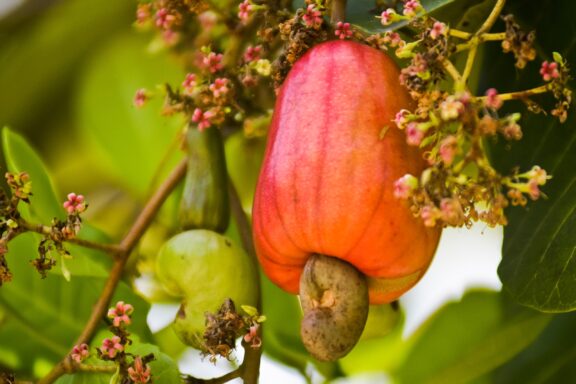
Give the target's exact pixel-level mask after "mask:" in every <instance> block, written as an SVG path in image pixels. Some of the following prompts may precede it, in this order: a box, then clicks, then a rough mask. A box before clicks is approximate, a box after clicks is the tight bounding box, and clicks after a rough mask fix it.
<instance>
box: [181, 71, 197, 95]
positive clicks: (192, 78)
mask: <svg viewBox="0 0 576 384" xmlns="http://www.w3.org/2000/svg"><path fill="white" fill-rule="evenodd" d="M195 87H196V75H195V74H194V73H188V74H187V75H186V78H185V79H184V81H183V82H182V88H184V94H185V95H191V94H192V93H193V92H194V88H195Z"/></svg>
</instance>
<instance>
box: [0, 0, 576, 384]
mask: <svg viewBox="0 0 576 384" xmlns="http://www.w3.org/2000/svg"><path fill="white" fill-rule="evenodd" d="M300 3H301V2H300ZM349 3H350V4H349V5H348V7H349V15H350V21H351V22H353V23H354V24H356V25H358V26H361V27H363V28H365V29H366V30H369V31H373V32H374V31H378V30H379V29H380V28H381V25H380V24H379V23H378V22H375V21H374V17H373V15H372V14H370V13H369V12H366V10H367V9H368V10H369V9H371V8H372V7H373V1H368V0H362V1H350V2H349ZM493 3H494V2H493V1H490V0H486V1H482V0H430V1H423V4H424V5H425V7H426V8H427V9H428V10H432V11H433V12H434V13H433V14H434V15H435V16H436V17H438V18H439V19H442V20H443V21H446V22H448V23H449V24H450V25H457V26H459V28H462V29H464V30H473V28H474V27H475V26H476V27H477V25H478V22H479V21H481V20H482V19H483V18H484V17H485V16H486V15H487V13H488V12H489V11H490V9H491V6H492V5H493ZM6 4H8V3H6ZM298 4H299V3H298V2H296V5H298ZM3 7H4V12H5V13H4V15H3V16H0V126H7V127H10V131H7V130H5V131H4V132H3V135H2V137H3V146H2V150H3V156H2V160H3V165H2V171H5V170H6V169H14V170H26V171H28V172H30V173H31V176H32V180H34V186H35V188H38V190H39V191H41V192H38V193H36V192H35V196H34V197H33V203H34V204H33V205H36V206H38V207H43V208H41V209H37V210H36V211H34V210H33V211H32V212H30V213H29V215H30V217H31V218H33V219H37V220H40V221H43V222H49V221H50V219H51V218H52V217H51V213H52V212H59V211H58V210H59V209H60V204H61V203H60V202H61V201H63V200H64V198H65V195H66V194H67V193H68V192H72V191H74V192H77V193H83V194H85V195H86V196H87V199H88V202H89V204H90V208H89V210H88V211H87V213H86V216H85V217H86V221H87V222H88V225H87V226H86V228H84V229H83V236H85V237H86V238H92V239H100V240H103V241H117V240H118V239H119V238H120V237H121V236H122V234H123V233H124V232H125V230H126V228H127V227H128V226H129V225H130V223H131V222H132V221H133V219H134V217H135V215H136V214H137V213H138V211H139V209H140V208H141V207H142V204H143V203H144V201H145V199H146V197H147V196H148V195H149V194H150V192H151V191H153V190H154V187H155V186H156V185H157V184H158V182H159V181H160V180H162V178H163V177H164V176H165V175H166V174H167V173H168V172H169V170H170V169H171V167H172V166H173V165H174V164H175V163H176V162H177V160H178V159H179V158H180V157H181V156H182V155H181V152H180V151H179V148H178V146H177V140H176V138H177V136H178V135H179V133H180V132H181V129H182V127H183V124H184V122H183V121H182V120H181V119H180V118H179V117H170V118H167V117H163V116H161V114H160V110H161V106H162V100H161V99H160V98H159V97H157V98H153V99H152V100H151V101H150V102H149V103H148V104H147V105H146V107H145V108H142V109H137V108H136V107H134V106H133V102H132V101H133V97H134V94H135V92H136V90H137V89H139V88H147V89H151V90H154V89H155V88H156V87H157V85H159V84H163V83H166V82H169V83H172V84H180V82H181V81H182V79H183V78H184V75H185V72H184V71H183V69H182V68H183V66H182V65H181V63H179V62H177V61H176V60H175V59H174V58H172V57H171V56H170V55H168V54H166V53H159V54H158V53H156V54H152V53H150V52H149V51H150V49H149V48H150V47H151V43H150V42H151V36H150V35H148V34H143V33H140V32H138V31H136V29H135V28H134V27H133V23H134V15H135V9H136V3H135V2H134V1H113V0H109V1H103V0H27V1H22V2H21V4H20V5H19V6H17V7H15V8H14V9H12V10H9V9H8V6H7V5H3ZM0 9H1V8H0ZM506 12H514V13H515V14H516V16H517V18H518V20H519V21H520V22H521V23H522V24H523V26H524V27H525V28H526V29H527V30H532V29H536V30H537V50H538V54H539V58H540V59H541V60H544V59H550V57H551V53H552V52H553V51H559V52H561V53H562V54H563V56H564V58H565V59H566V60H567V61H568V63H569V64H570V65H571V66H572V67H574V65H575V64H576V49H574V47H575V46H576V23H575V21H574V15H576V3H574V2H573V1H571V0H546V1H539V2H534V1H529V0H512V1H509V2H508V6H507V8H506ZM501 28H502V25H501V24H497V26H496V29H501ZM478 60H483V65H479V66H477V67H478V68H481V69H480V70H478V71H477V72H476V73H475V76H474V78H473V81H472V84H473V88H474V89H475V90H476V91H477V93H478V94H480V93H483V92H484V91H485V90H486V89H487V88H489V87H492V86H495V87H497V88H498V89H499V90H501V91H502V92H504V91H510V90H514V89H525V88H528V87H530V86H531V85H533V84H534V82H535V76H537V74H538V66H539V62H540V61H541V60H540V61H538V60H537V61H538V62H537V63H533V64H530V65H529V66H528V67H527V68H526V69H525V70H524V71H522V72H518V71H517V70H516V69H515V68H514V66H513V61H512V58H510V57H507V56H505V55H503V54H502V53H501V52H500V49H499V47H498V46H497V45H487V46H486V49H484V50H483V52H482V54H481V55H480V56H479V59H478ZM571 86H572V87H573V86H574V83H573V82H572V83H571ZM571 112H572V114H571V115H570V117H569V119H568V121H567V122H566V123H565V124H563V125H559V124H558V123H555V122H554V123H549V120H548V118H547V117H544V116H541V115H539V116H532V115H528V114H526V115H525V117H523V121H522V123H521V125H522V126H523V128H524V127H525V138H524V139H523V141H522V142H521V143H520V144H515V145H514V146H512V147H510V146H508V145H503V144H502V143H497V142H496V143H492V144H493V145H492V151H493V157H494V159H495V161H496V162H497V163H498V164H499V166H500V167H502V168H503V169H506V170H508V169H510V168H511V167H513V166H523V167H524V168H525V167H526V166H529V165H531V164H533V163H534V160H535V161H536V163H538V164H540V165H542V166H543V167H545V168H546V169H550V170H551V171H552V174H553V175H554V179H553V183H551V185H552V187H551V189H550V190H547V191H546V193H547V194H548V196H549V199H548V200H547V201H539V202H537V203H536V204H534V205H533V206H530V208H529V209H520V208H515V209H511V210H510V218H511V220H510V221H511V224H510V226H509V227H508V228H507V229H506V231H507V232H506V233H505V244H504V253H503V260H504V261H503V263H502V265H501V267H500V276H501V278H502V280H503V283H504V291H503V292H488V291H471V292H469V293H467V294H466V295H465V296H464V298H463V299H462V300H461V301H459V302H453V303H448V304H446V306H445V307H443V308H441V309H439V310H438V312H437V313H436V314H435V315H434V316H432V317H431V318H430V319H429V320H428V321H427V322H426V323H425V324H424V325H423V326H422V327H421V328H420V329H419V330H418V331H417V332H416V333H415V334H414V335H412V336H410V337H409V338H408V339H405V338H403V337H402V321H399V322H398V324H397V325H396V326H395V328H394V329H393V330H392V332H391V333H390V334H389V335H388V336H385V337H382V336H380V335H379V334H378V332H377V331H376V336H377V337H372V338H370V337H368V336H367V337H365V339H364V340H363V341H362V342H361V343H360V344H359V345H358V347H357V348H356V349H355V350H354V351H353V352H352V353H351V354H350V355H349V356H347V357H346V358H344V359H343V360H342V361H341V362H339V363H330V364H320V363H318V362H311V360H310V358H309V356H308V354H307V353H306V351H305V350H304V348H303V346H302V344H301V342H300V340H299V336H298V326H299V316H300V315H299V305H298V302H297V300H296V299H295V298H294V297H292V296H289V295H287V294H285V293H283V292H282V291H280V290H279V289H278V288H276V287H275V286H273V285H272V284H271V283H270V282H268V281H267V280H266V279H265V278H263V283H264V293H263V294H264V313H265V314H266V315H267V317H268V321H267V323H266V327H264V330H265V331H264V332H265V333H264V340H265V348H266V349H265V352H266V353H267V354H268V355H269V356H271V357H272V358H275V359H277V360H279V361H280V362H282V363H284V364H286V365H288V366H291V367H294V368H296V369H298V370H299V371H300V372H302V373H303V374H304V375H307V374H308V373H309V372H310V370H311V368H310V367H311V366H314V367H315V368H314V369H315V370H317V371H318V372H320V373H321V374H322V375H323V376H324V377H325V378H326V379H333V378H336V377H340V376H350V375H356V374H362V373H366V372H385V373H386V374H387V375H389V377H391V378H393V380H394V381H398V382H402V383H468V382H473V383H489V382H495V383H517V382H522V383H555V382H557V383H566V382H573V381H575V380H576V370H575V369H574V367H576V364H574V363H575V362H576V344H575V343H574V342H573V340H574V336H575V335H574V330H575V329H576V318H575V317H574V315H573V314H544V313H541V312H539V311H536V310H533V309H529V308H527V307H524V306H520V305H518V304H517V303H516V301H520V302H522V303H523V304H525V305H527V306H529V307H533V308H538V309H540V310H545V311H547V312H567V311H571V310H573V309H574V308H576V289H574V287H575V286H576V285H575V284H574V282H576V265H574V264H575V263H574V261H573V255H574V249H575V248H574V247H575V245H574V243H575V241H574V239H575V238H576V233H575V228H576V218H575V217H576V216H575V214H574V207H575V206H576V190H575V188H576V183H574V181H575V180H576V176H575V172H574V170H573V168H574V164H576V144H575V143H576V134H575V133H574V132H575V128H576V127H575V124H574V117H573V116H574V111H573V109H572V111H571ZM24 138H25V139H24ZM27 143H29V144H27ZM262 148H263V142H262V141H260V142H256V143H255V142H249V141H246V140H244V138H242V137H240V136H237V137H236V138H231V139H229V141H228V143H227V148H226V150H227V158H228V163H229V168H230V170H231V173H232V175H231V176H232V178H233V179H234V180H235V183H236V184H237V185H238V188H239V190H240V191H241V194H242V197H243V202H244V206H245V208H246V209H247V210H249V207H250V200H251V199H250V193H251V189H252V188H253V184H254V183H255V180H256V175H257V172H258V164H259V161H260V158H261V154H262ZM36 153H37V154H39V156H37V155H36ZM40 159H42V160H40ZM7 167H8V168H7ZM40 185H41V187H37V186H40ZM35 191H36V189H35ZM177 195H178V192H176V193H175V194H174V196H173V197H172V198H171V199H170V200H169V201H168V203H167V204H166V206H165V207H164V208H163V210H162V212H161V214H160V217H159V220H158V222H157V223H156V224H155V226H153V227H152V228H151V230H150V231H149V233H148V234H147V236H146V237H145V238H144V241H143V242H142V244H141V246H140V248H139V251H138V256H139V257H140V259H139V260H140V261H139V263H138V266H137V265H136V264H137V263H136V262H135V261H134V262H133V263H132V264H131V266H130V271H129V272H130V273H128V274H127V275H128V276H133V275H134V274H139V275H140V276H141V278H142V279H143V281H144V282H143V283H142V284H143V286H145V287H147V288H146V289H145V291H146V292H145V294H144V295H143V296H144V297H145V299H143V298H142V297H141V296H142V294H136V293H135V291H134V289H133V287H134V285H133V280H132V279H131V278H129V277H127V278H126V280H125V282H124V283H123V284H122V286H121V288H120V289H119V291H118V293H117V295H118V297H119V298H121V299H123V300H125V301H129V302H130V303H132V304H133V305H134V307H135V308H136V314H135V324H134V326H133V329H132V330H133V332H134V333H135V334H137V335H138V338H139V339H140V342H139V343H137V345H135V348H144V349H146V348H148V350H154V351H158V349H157V348H158V347H159V348H160V349H161V350H162V351H163V353H165V355H160V356H162V359H160V360H161V361H159V362H158V364H160V365H159V366H158V367H156V368H155V369H157V371H155V372H156V373H155V374H156V375H157V377H158V378H159V381H158V382H165V383H171V382H175V381H174V380H177V379H176V377H177V371H176V368H175V367H176V365H175V364H176V363H175V362H176V361H177V360H178V359H179V358H180V356H181V354H182V351H183V346H182V345H180V344H179V342H178V341H177V340H176V338H175V337H174V335H173V334H172V333H171V332H170V330H163V331H160V332H159V333H157V334H156V335H153V334H152V333H151V332H150V330H149V329H148V327H147V325H146V321H145V320H146V314H147V311H148V309H149V307H150V304H149V302H166V301H170V300H171V299H170V298H169V297H167V296H166V294H165V293H163V292H162V291H161V290H159V289H158V288H157V287H156V286H155V285H154V282H153V273H152V272H153V271H152V270H151V267H150V265H151V263H150V262H149V261H151V260H152V259H153V258H154V255H155V252H156V250H157V249H158V247H159V245H160V244H161V243H162V241H163V240H164V239H165V238H166V237H167V236H168V235H169V234H172V233H174V232H175V231H177V230H178V228H176V227H175V225H174V224H173V223H174V222H175V220H174V217H175V214H176V205H177V204H176V203H177V201H178V196H177ZM558 201H560V203H558ZM550 212H553V214H552V215H550V214H549V213H550ZM524 222H526V223H530V225H524V224H523V223H524ZM535 229H536V230H535ZM547 229H549V231H547ZM228 233H229V234H230V235H231V236H236V237H237V235H236V234H235V229H234V224H232V226H231V228H230V229H229V231H228ZM26 236H28V237H25V236H22V237H21V238H18V239H17V241H15V242H14V244H12V243H11V248H10V253H11V254H13V255H30V254H34V252H35V249H34V245H33V244H34V241H37V239H35V238H34V236H35V235H32V234H30V235H26ZM532 238H533V239H532ZM529 239H532V240H530V241H532V243H531V244H530V245H529V246H527V245H526V244H527V242H528V241H529ZM549 248H552V251H550V252H548V249H549ZM543 250H546V252H544V251H543ZM71 251H72V253H73V255H74V260H72V261H67V267H68V268H69V269H70V270H71V272H72V279H71V281H70V282H66V281H65V280H64V279H63V278H62V276H61V275H60V273H59V271H58V270H57V271H55V273H54V274H51V275H50V276H49V278H48V279H46V280H40V279H39V278H38V276H37V275H36V273H35V271H33V269H32V268H30V267H29V265H28V258H27V257H20V258H16V257H13V258H9V260H10V262H11V267H12V268H13V270H14V275H15V278H14V281H13V282H12V283H10V284H7V285H6V286H3V287H1V288H0V371H2V370H3V369H6V370H10V371H15V372H17V373H20V374H21V375H22V376H23V377H38V376H41V375H43V374H45V373H46V372H47V370H49V369H50V366H51V365H52V364H54V362H56V361H58V360H59V359H60V358H61V357H62V356H63V355H64V354H65V353H67V351H68V349H69V348H70V345H71V343H72V342H73V340H74V338H75V337H76V335H77V334H78V332H79V331H80V329H81V327H82V325H83V324H84V322H85V320H86V318H87V317H88V315H89V313H90V310H91V306H92V303H93V302H94V301H95V298H96V297H97V296H98V294H99V291H100V289H101V286H102V284H103V281H104V280H103V279H104V277H105V276H106V274H107V272H106V268H107V266H108V265H109V260H107V258H106V257H105V256H103V255H102V254H99V253H98V252H94V251H87V250H84V249H80V248H77V247H73V248H72V249H71ZM542 254H547V255H548V258H547V260H546V261H547V264H545V265H544V264H541V263H542V260H541V256H542ZM31 257H32V256H31ZM31 257H30V258H31ZM13 260H17V261H13ZM518 271H520V272H518ZM542 271H550V273H545V272H542ZM136 272H137V273H136ZM527 281H532V282H530V283H528V282H527ZM527 285H528V288H527V289H524V288H525V287H526V286H527ZM155 287H156V288H155ZM556 289H558V292H562V293H558V297H556V296H553V295H552V293H551V292H552V291H554V290H556ZM540 292H543V294H546V297H544V298H541V297H539V296H540V294H539V293H540ZM548 295H551V297H548ZM384 317H385V316H384ZM375 327H376V329H377V330H378V329H379V328H385V326H384V325H383V324H382V323H376V325H375ZM102 337H104V336H103V335H101V336H99V337H98V338H97V340H96V341H95V343H94V345H97V344H98V343H97V341H99V340H101V339H102ZM147 343H151V344H147ZM152 344H155V345H156V346H154V345H152ZM97 380H100V381H101V382H103V383H104V382H107V380H108V378H107V377H106V376H102V377H99V378H98V379H95V377H94V376H83V375H75V376H74V377H65V378H62V379H60V381H58V382H59V383H68V382H73V383H82V382H85V383H95V382H100V381H97Z"/></svg>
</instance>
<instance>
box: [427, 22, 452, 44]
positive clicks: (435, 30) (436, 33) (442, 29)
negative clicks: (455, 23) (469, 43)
mask: <svg viewBox="0 0 576 384" xmlns="http://www.w3.org/2000/svg"><path fill="white" fill-rule="evenodd" d="M447 31H448V27H446V24H444V23H441V22H439V21H436V22H435V23H434V25H432V29H431V30H430V37H431V38H432V39H434V40H436V39H437V38H439V37H440V36H445V35H446V32H447Z"/></svg>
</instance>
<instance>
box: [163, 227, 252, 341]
mask: <svg viewBox="0 0 576 384" xmlns="http://www.w3.org/2000/svg"><path fill="white" fill-rule="evenodd" d="M156 270H157V274H158V279H159V280H160V282H161V283H162V284H163V286H164V288H165V289H166V290H167V291H168V292H169V293H170V294H172V295H174V296H178V297H181V298H182V306H181V307H180V310H179V312H178V314H177V315H176V319H175V320H174V324H173V325H174V330H175V331H176V333H177V334H178V336H179V338H180V339H181V340H182V342H184V343H185V344H187V345H190V346H192V347H194V348H197V349H202V346H203V335H204V328H205V316H204V315H205V313H206V312H211V313H214V312H216V311H217V310H218V309H219V308H220V306H221V305H222V303H224V301H225V300H226V299H228V298H230V299H232V301H233V302H234V303H235V304H236V305H237V306H238V307H239V306H240V305H250V306H256V303H257V299H258V291H257V289H258V288H257V284H256V283H255V282H256V281H257V279H258V271H257V269H256V266H255V265H254V263H253V262H252V260H251V259H250V258H249V256H248V255H247V254H246V253H245V252H244V250H243V249H242V248H241V247H240V246H238V245H236V244H235V243H234V242H233V241H232V240H231V239H229V238H228V237H226V236H223V235H220V234H218V233H216V232H213V231H208V230H204V229H196V230H190V231H186V232H182V233H180V234H178V235H176V236H174V237H172V238H170V239H169V240H168V241H166V243H164V245H163V246H162V248H161V249H160V251H159V254H158V257H157V259H156Z"/></svg>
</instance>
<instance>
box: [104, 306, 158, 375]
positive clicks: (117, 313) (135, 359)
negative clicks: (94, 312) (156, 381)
mask: <svg viewBox="0 0 576 384" xmlns="http://www.w3.org/2000/svg"><path fill="white" fill-rule="evenodd" d="M133 312H134V307H133V306H132V305H131V304H128V303H125V302H124V301H118V302H117V303H116V304H115V305H114V306H113V307H111V308H109V309H108V313H107V316H106V317H107V318H108V319H110V320H111V322H112V323H111V325H110V331H111V332H112V334H113V336H111V337H107V338H105V339H104V340H102V344H101V346H100V347H99V348H97V352H98V357H99V358H100V359H102V360H105V361H113V362H115V363H116V364H117V365H118V369H119V371H118V372H119V374H120V376H121V377H122V378H125V379H127V380H129V381H122V382H130V383H137V384H144V383H149V382H152V371H151V368H150V365H148V363H149V362H150V361H152V360H153V359H154V355H152V354H151V355H147V356H138V355H133V354H131V353H129V352H128V351H127V348H128V346H129V345H130V344H132V340H131V339H130V333H128V331H127V329H126V327H127V326H128V325H130V324H131V323H132V317H131V316H132V314H133ZM130 359H131V360H132V361H130Z"/></svg>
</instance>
